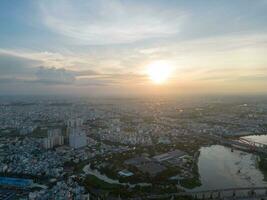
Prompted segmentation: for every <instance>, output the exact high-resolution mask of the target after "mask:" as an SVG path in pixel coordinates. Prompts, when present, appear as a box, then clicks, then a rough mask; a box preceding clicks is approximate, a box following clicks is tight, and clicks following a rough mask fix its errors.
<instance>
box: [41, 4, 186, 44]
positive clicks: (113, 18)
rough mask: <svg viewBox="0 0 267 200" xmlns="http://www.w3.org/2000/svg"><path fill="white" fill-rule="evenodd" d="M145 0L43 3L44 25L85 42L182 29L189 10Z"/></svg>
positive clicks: (128, 39) (154, 35) (118, 40)
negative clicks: (186, 12) (130, 0)
mask: <svg viewBox="0 0 267 200" xmlns="http://www.w3.org/2000/svg"><path fill="white" fill-rule="evenodd" d="M166 5H168V4H165V6H162V4H161V5H157V3H154V4H145V3H144V2H142V1H138V2H137V1H136V2H134V1H132V2H127V1H119V0H114V1H104V0H89V1H88V0H77V1H72V0H64V1H62V0H58V1H45V2H40V4H39V6H40V8H41V13H42V17H43V22H44V24H45V25H46V26H47V27H49V28H50V29H51V30H53V31H55V32H57V33H59V34H62V35H65V36H68V37H70V38H73V39H75V40H76V41H81V43H83V44H118V43H131V42H135V41H139V40H144V39H152V38H158V37H168V36H172V35H175V34H177V33H178V32H179V30H180V26H181V24H182V22H183V21H184V18H185V16H186V15H185V13H184V12H183V11H181V10H178V9H174V8H173V7H171V6H167V7H166Z"/></svg>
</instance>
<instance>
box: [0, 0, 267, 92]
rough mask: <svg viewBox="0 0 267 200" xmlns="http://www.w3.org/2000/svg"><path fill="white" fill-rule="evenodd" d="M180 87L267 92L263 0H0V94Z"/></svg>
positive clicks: (265, 5)
mask: <svg viewBox="0 0 267 200" xmlns="http://www.w3.org/2000/svg"><path fill="white" fill-rule="evenodd" d="M153 63H154V64H155V63H165V65H163V67H166V68H167V67H168V69H169V70H170V72H169V74H168V78H167V79H166V80H165V81H164V82H163V83H161V84H157V83H155V81H153V80H151V77H150V76H149V74H148V67H149V66H151V65H152V66H153V65H154V64H153ZM166 63H167V64H166ZM184 93H189V94H199V93H200V94H206V93H212V94H221V93H222V94H228V93H229V94H237V93H238V94H239V93H249V94H254V93H257V94H258V93H260V94H267V0H253V1H252V0H216V1H215V0H205V1H204V0H203V1H196V0H75V1H73V0H56V1H55V0H20V1H17V0H1V1H0V95H17V94H38V95H39V94H40V95H43V94H45V95H47V94H53V95H61V94H62V95H63V94H66V95H86V96H87V95H88V96H90V95H92V96H97V95H150V94H184Z"/></svg>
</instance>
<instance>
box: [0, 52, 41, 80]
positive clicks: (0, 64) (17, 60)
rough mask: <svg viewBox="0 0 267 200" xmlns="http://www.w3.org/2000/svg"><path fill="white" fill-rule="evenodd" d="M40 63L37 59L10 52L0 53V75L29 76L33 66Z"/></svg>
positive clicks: (31, 73)
mask: <svg viewBox="0 0 267 200" xmlns="http://www.w3.org/2000/svg"><path fill="white" fill-rule="evenodd" d="M36 65H40V62H39V61H37V60H32V59H28V58H24V57H19V56H14V55H10V54H0V76H31V75H33V71H34V70H33V66H36Z"/></svg>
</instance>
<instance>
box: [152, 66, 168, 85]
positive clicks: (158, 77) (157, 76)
mask: <svg viewBox="0 0 267 200" xmlns="http://www.w3.org/2000/svg"><path fill="white" fill-rule="evenodd" d="M147 74H148V76H149V78H150V79H151V80H152V81H153V82H154V83H156V84H163V83H164V82H166V81H167V79H168V78H169V77H170V75H171V66H170V65H169V64H168V63H167V62H164V61H157V62H153V63H151V64H149V65H148V68H147Z"/></svg>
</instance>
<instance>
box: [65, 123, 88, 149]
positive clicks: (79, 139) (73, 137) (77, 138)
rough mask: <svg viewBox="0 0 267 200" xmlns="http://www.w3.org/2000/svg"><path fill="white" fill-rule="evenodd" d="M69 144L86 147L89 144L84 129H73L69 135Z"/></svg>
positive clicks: (76, 147)
mask: <svg viewBox="0 0 267 200" xmlns="http://www.w3.org/2000/svg"><path fill="white" fill-rule="evenodd" d="M69 145H70V147H72V148H74V149H78V148H81V147H85V146H86V145H87V137H86V134H85V133H84V131H82V130H81V129H79V128H76V129H73V130H72V132H71V133H70V135H69Z"/></svg>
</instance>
